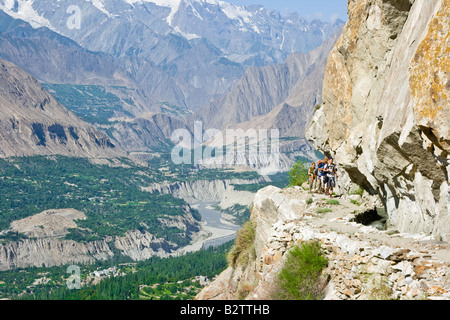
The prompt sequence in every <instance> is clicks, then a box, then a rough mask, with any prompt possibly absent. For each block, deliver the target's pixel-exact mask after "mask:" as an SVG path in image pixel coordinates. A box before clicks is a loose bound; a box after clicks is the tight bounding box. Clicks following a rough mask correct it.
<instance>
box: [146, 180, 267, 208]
mask: <svg viewBox="0 0 450 320" xmlns="http://www.w3.org/2000/svg"><path fill="white" fill-rule="evenodd" d="M262 180H264V179H263V178H262ZM260 181H261V180H242V179H231V180H194V181H177V182H173V183H155V184H154V185H151V186H149V187H145V188H142V189H143V190H144V191H147V192H150V193H161V194H172V195H173V196H174V197H176V198H183V199H185V200H187V199H192V200H205V201H221V200H222V199H223V197H224V195H225V194H226V192H227V191H230V190H233V189H234V187H233V185H240V184H251V183H257V182H260ZM235 203H237V202H235Z"/></svg>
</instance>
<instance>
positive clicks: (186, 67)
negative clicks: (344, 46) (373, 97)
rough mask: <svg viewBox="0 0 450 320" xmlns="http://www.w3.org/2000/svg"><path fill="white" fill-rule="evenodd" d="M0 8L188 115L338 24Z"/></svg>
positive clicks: (94, 8)
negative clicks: (112, 63)
mask: <svg viewBox="0 0 450 320" xmlns="http://www.w3.org/2000/svg"><path fill="white" fill-rule="evenodd" d="M70 6H72V7H71V8H78V9H77V10H79V11H74V12H75V13H78V14H79V29H77V28H76V25H75V27H74V26H72V25H71V24H70V22H71V21H72V20H70V19H72V18H73V17H74V14H72V13H71V11H70V10H68V9H70V8H69V7H70ZM0 9H2V10H4V11H5V12H6V13H8V14H9V15H10V16H12V17H14V18H19V19H22V20H25V21H27V22H29V23H30V24H31V25H32V26H33V27H38V26H45V27H47V28H49V29H51V30H53V31H55V32H57V33H59V34H61V35H64V36H66V37H68V38H70V39H72V40H74V41H76V42H77V43H78V44H79V45H80V46H82V47H84V48H86V49H89V50H92V51H95V52H103V53H108V54H110V55H112V56H113V57H115V58H116V59H118V60H119V61H120V65H121V67H123V69H125V70H127V71H128V72H130V74H131V75H132V76H133V78H134V79H135V80H136V81H137V82H138V83H139V84H140V85H141V86H142V87H143V88H144V89H145V90H146V91H147V92H149V93H150V94H152V95H155V96H158V97H160V98H161V99H162V101H166V102H169V103H172V104H175V105H178V106H181V107H187V108H189V109H192V110H195V109H198V108H200V107H202V106H203V105H204V104H206V103H207V102H209V101H210V100H211V99H212V98H217V97H218V96H220V95H222V94H224V93H226V92H227V91H228V90H229V88H230V87H231V86H232V85H233V84H234V82H235V81H236V80H238V79H240V78H241V77H242V75H243V74H244V72H245V69H246V67H248V66H258V67H261V66H265V65H268V64H278V63H283V62H284V61H285V60H286V58H287V57H288V56H289V55H290V54H291V53H293V52H300V53H306V52H309V51H310V50H312V49H314V48H316V47H318V46H320V45H321V44H322V42H323V41H325V40H326V39H328V38H329V37H330V36H331V35H332V34H333V33H335V32H336V31H337V30H338V29H339V27H340V26H341V25H342V21H338V22H336V23H335V24H327V23H322V22H320V21H318V20H315V21H312V22H308V21H306V20H305V19H303V18H301V17H300V16H299V15H297V14H291V15H288V16H285V17H284V16H282V15H281V14H280V13H279V12H277V11H273V10H267V9H265V8H263V7H262V6H249V7H240V6H235V5H232V4H230V3H227V2H225V1H214V0H208V1H201V0H151V1H150V0H143V1H134V0H93V1H85V0H74V1H71V2H70V3H67V4H66V3H63V2H60V1H58V0H45V1H44V0H35V1H27V0H15V1H11V0H0ZM68 11H69V13H68Z"/></svg>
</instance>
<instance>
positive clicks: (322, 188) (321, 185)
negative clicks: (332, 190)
mask: <svg viewBox="0 0 450 320" xmlns="http://www.w3.org/2000/svg"><path fill="white" fill-rule="evenodd" d="M327 163H328V158H327V157H325V158H323V161H320V160H319V162H318V164H317V172H318V178H319V180H318V181H317V182H318V183H319V188H318V189H319V190H318V192H319V193H323V192H324V191H325V184H324V182H325V181H324V179H325V178H326V174H325V172H324V171H323V168H324V167H325V165H326V164H327Z"/></svg>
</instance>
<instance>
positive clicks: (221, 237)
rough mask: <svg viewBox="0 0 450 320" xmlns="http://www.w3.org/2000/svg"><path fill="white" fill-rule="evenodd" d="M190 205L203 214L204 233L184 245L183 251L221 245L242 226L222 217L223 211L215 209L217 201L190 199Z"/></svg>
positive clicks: (234, 235)
mask: <svg viewBox="0 0 450 320" xmlns="http://www.w3.org/2000/svg"><path fill="white" fill-rule="evenodd" d="M188 203H189V205H190V206H191V207H192V208H194V209H196V210H198V212H199V213H200V215H201V216H202V229H203V232H202V233H203V234H202V235H201V236H200V237H199V239H197V240H196V241H194V243H193V244H191V245H189V246H187V247H184V248H183V249H182V251H184V252H192V251H197V250H201V249H207V248H209V247H211V246H219V245H221V244H224V243H226V242H229V241H231V240H233V239H234V238H235V237H236V233H237V231H238V230H239V229H240V228H241V226H239V225H235V224H233V223H231V222H228V221H225V220H224V219H222V213H221V212H219V211H217V210H215V209H214V206H215V205H217V204H218V203H219V202H217V201H198V200H196V201H188Z"/></svg>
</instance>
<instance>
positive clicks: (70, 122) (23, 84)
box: [0, 59, 125, 158]
mask: <svg viewBox="0 0 450 320" xmlns="http://www.w3.org/2000/svg"><path fill="white" fill-rule="evenodd" d="M53 154H59V155H64V156H78V157H98V158H113V157H120V156H124V155H125V153H124V152H123V151H121V150H119V149H118V148H117V147H116V146H115V145H114V144H113V143H112V142H111V140H110V139H109V137H108V136H107V135H106V134H105V133H103V132H101V131H98V130H97V129H95V128H94V127H93V126H91V125H89V124H88V123H86V122H84V121H82V120H80V119H79V118H78V117H76V116H75V115H74V114H73V113H71V112H69V111H68V110H67V109H66V108H64V107H63V106H62V105H61V104H59V103H58V102H57V101H56V100H55V99H54V98H53V97H52V96H51V95H50V94H49V93H48V92H47V91H45V89H44V88H43V87H42V86H41V85H40V84H39V83H38V82H37V80H36V79H35V78H33V77H32V76H30V75H29V74H27V73H26V72H25V71H23V70H21V69H20V68H19V67H17V66H16V65H15V64H13V63H11V62H8V61H6V60H3V59H0V157H11V156H30V155H53Z"/></svg>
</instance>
